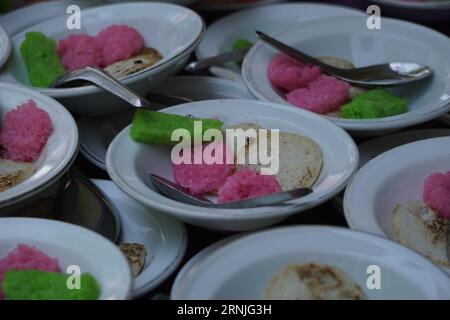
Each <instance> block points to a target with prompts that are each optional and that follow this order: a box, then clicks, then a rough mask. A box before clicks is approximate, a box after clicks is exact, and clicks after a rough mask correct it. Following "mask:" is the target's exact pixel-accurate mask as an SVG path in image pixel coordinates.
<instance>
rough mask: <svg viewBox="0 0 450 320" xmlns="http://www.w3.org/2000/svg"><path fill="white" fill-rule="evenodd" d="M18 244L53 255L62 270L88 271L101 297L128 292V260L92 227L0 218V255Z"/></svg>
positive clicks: (116, 296)
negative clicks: (78, 268)
mask: <svg viewBox="0 0 450 320" xmlns="http://www.w3.org/2000/svg"><path fill="white" fill-rule="evenodd" d="M19 244H26V245H29V246H34V247H36V248H37V249H39V250H41V251H42V252H44V253H45V254H47V255H48V256H50V257H52V258H57V259H58V263H59V265H60V267H61V270H62V271H63V272H66V270H67V267H68V266H78V267H80V270H81V273H82V274H83V273H90V274H92V275H93V276H94V277H95V278H96V279H97V281H98V283H99V285H100V288H101V295H100V299H101V300H124V299H127V298H129V296H130V290H131V285H132V278H131V271H130V267H129V265H128V261H127V260H126V258H125V256H124V255H123V254H122V252H121V251H120V249H119V248H118V247H117V246H115V245H114V244H113V243H112V242H110V241H108V240H106V239H105V238H103V237H102V236H100V235H98V234H96V233H94V232H92V231H89V230H87V229H84V228H81V227H78V226H75V225H72V224H68V223H63V222H59V221H52V220H46V219H28V218H0V258H3V257H5V256H6V255H8V253H10V252H11V251H12V250H14V249H15V248H16V247H17V245H19ZM81 285H83V283H81Z"/></svg>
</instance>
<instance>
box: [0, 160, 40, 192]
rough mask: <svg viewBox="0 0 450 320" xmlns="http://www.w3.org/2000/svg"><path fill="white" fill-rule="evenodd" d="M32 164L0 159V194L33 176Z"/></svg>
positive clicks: (33, 167)
mask: <svg viewBox="0 0 450 320" xmlns="http://www.w3.org/2000/svg"><path fill="white" fill-rule="evenodd" d="M34 171H35V166H34V164H33V163H25V162H14V161H10V160H7V159H0V192H3V191H6V190H8V189H10V188H12V187H15V186H16V185H18V184H19V183H21V182H23V181H25V180H26V179H28V178H29V177H31V176H32V175H33V174H34Z"/></svg>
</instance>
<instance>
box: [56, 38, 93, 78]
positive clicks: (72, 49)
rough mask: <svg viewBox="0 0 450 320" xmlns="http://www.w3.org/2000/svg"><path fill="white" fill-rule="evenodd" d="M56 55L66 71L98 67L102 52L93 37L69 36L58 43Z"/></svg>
mask: <svg viewBox="0 0 450 320" xmlns="http://www.w3.org/2000/svg"><path fill="white" fill-rule="evenodd" d="M58 54H59V56H60V57H61V61H62V64H63V66H64V68H65V69H66V71H72V70H77V69H81V68H84V67H88V66H89V67H99V66H100V65H101V63H102V50H101V47H100V46H99V45H98V44H97V41H96V39H95V37H91V36H88V35H86V34H78V35H71V36H69V37H67V38H65V39H62V40H61V41H59V45H58Z"/></svg>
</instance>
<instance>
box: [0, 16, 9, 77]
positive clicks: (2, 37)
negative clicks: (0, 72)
mask: <svg viewBox="0 0 450 320" xmlns="http://www.w3.org/2000/svg"><path fill="white" fill-rule="evenodd" d="M10 54H11V39H10V38H9V35H8V33H7V32H6V30H5V29H4V28H3V27H2V26H1V25H0V69H1V68H2V67H3V65H4V64H5V62H6V61H7V60H8V58H9V55H10Z"/></svg>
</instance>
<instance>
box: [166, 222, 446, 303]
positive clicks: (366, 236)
mask: <svg viewBox="0 0 450 320" xmlns="http://www.w3.org/2000/svg"><path fill="white" fill-rule="evenodd" d="M305 233H306V234H308V235H312V236H316V235H317V236H320V235H321V234H323V233H332V234H333V235H337V236H339V237H346V238H349V237H351V238H354V239H355V240H358V239H363V240H368V241H369V242H370V244H369V245H379V246H382V245H386V246H390V247H391V248H395V250H396V251H397V252H399V251H400V252H401V253H403V254H404V255H406V256H407V257H408V258H409V259H414V261H417V262H418V263H420V264H421V265H423V264H425V265H427V266H428V270H429V269H430V268H431V269H433V270H434V271H435V274H439V275H440V276H441V277H442V279H446V280H447V281H449V282H450V280H449V279H448V276H447V275H446V274H445V272H444V271H443V270H441V269H440V268H439V267H438V266H436V265H435V264H433V263H432V262H430V261H429V260H428V259H426V258H424V257H423V256H422V255H420V254H418V253H416V252H414V251H412V250H410V249H408V248H406V247H405V246H402V245H400V244H399V243H396V242H394V241H392V240H390V239H387V238H383V237H379V236H377V235H373V234H370V233H366V232H361V231H358V230H353V229H348V228H345V227H338V226H321V225H297V226H281V227H276V228H272V229H267V230H262V231H257V232H254V233H249V234H245V235H243V236H242V237H239V238H237V239H234V240H232V241H230V242H228V243H226V244H225V245H223V246H220V247H219V248H218V249H216V250H214V252H212V253H211V254H210V255H209V256H207V257H205V258H204V259H203V260H202V261H201V263H200V266H199V268H197V270H196V272H193V273H190V274H189V275H188V276H189V277H190V278H189V279H181V278H179V277H178V276H177V277H176V279H175V282H174V283H173V285H172V288H171V293H170V296H171V298H172V299H174V300H177V299H189V296H186V288H189V287H190V286H191V285H192V282H193V281H195V280H194V279H195V277H196V274H199V273H201V271H202V270H204V268H207V267H208V264H209V263H210V262H211V261H214V260H216V259H217V258H218V257H221V256H222V257H223V256H225V257H230V256H232V255H234V256H235V255H236V254H235V253H234V254H233V253H231V254H230V252H233V251H235V250H236V249H237V250H239V248H242V247H243V246H245V245H247V244H248V242H255V241H257V240H260V242H261V243H262V242H263V241H264V240H267V239H268V238H269V237H270V238H271V239H273V238H275V237H279V236H286V235H293V234H295V235H296V237H302V235H304V234H305ZM318 234H319V235H318ZM304 250H305V249H302V250H301V251H299V252H302V251H304ZM222 259H223V258H222ZM185 266H186V267H189V263H187V264H186V265H185ZM185 266H183V268H182V270H181V271H180V272H179V274H178V275H181V276H186V273H185V272H183V271H184V268H185ZM344 271H345V270H344ZM209 298H210V299H211V298H212V297H209Z"/></svg>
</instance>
